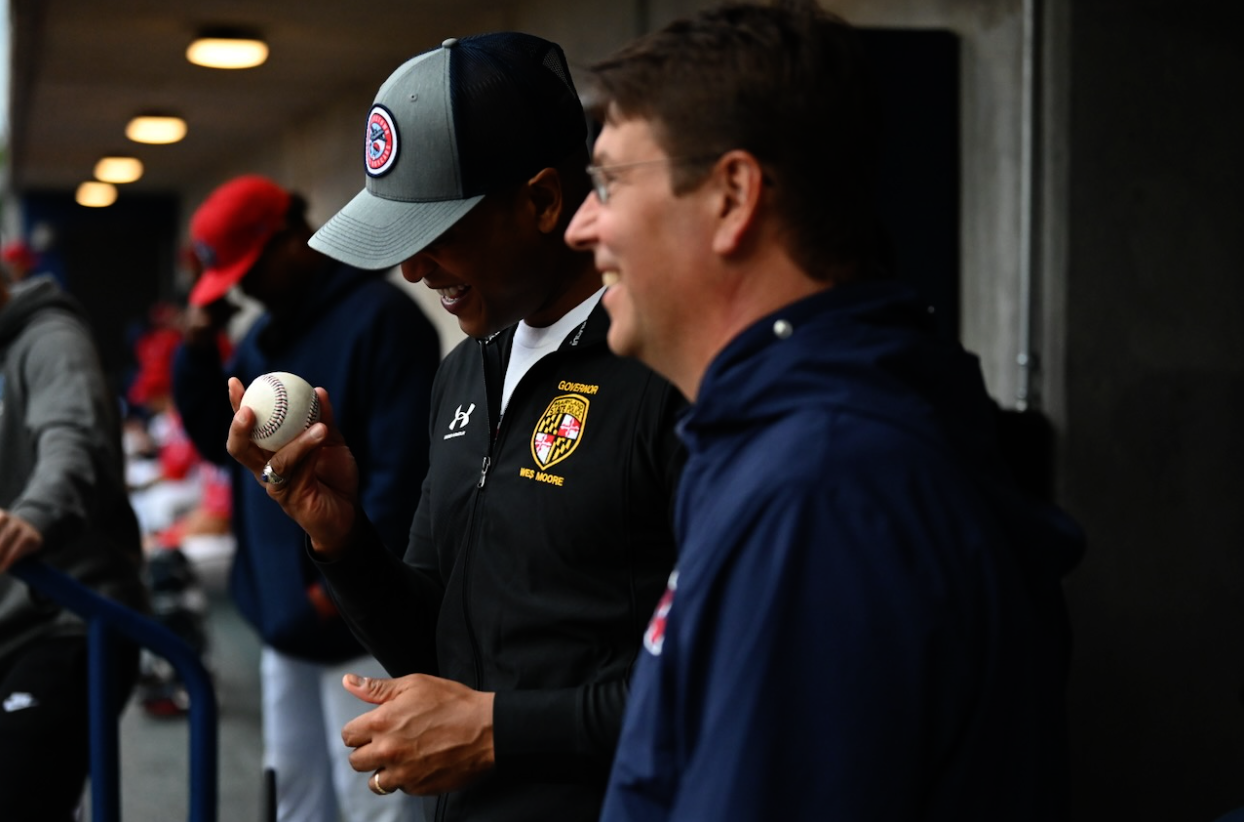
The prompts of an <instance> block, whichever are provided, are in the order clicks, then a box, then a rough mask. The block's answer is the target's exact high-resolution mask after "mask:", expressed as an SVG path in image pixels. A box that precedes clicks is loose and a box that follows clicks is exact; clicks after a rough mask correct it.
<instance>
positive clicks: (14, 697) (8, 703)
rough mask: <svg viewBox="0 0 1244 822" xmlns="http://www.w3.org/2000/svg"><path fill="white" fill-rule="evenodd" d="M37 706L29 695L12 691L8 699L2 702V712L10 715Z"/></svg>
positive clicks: (35, 701)
mask: <svg viewBox="0 0 1244 822" xmlns="http://www.w3.org/2000/svg"><path fill="white" fill-rule="evenodd" d="M38 704H39V703H38V701H37V700H36V699H35V698H34V697H33V696H31V695H30V694H28V693H25V692H23V691H14V692H13V693H11V694H9V697H8V699H6V700H4V711H5V713H10V714H11V713H13V712H14V711H21V710H24V709H26V708H33V707H34V706H36V705H38Z"/></svg>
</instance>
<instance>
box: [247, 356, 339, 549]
mask: <svg viewBox="0 0 1244 822" xmlns="http://www.w3.org/2000/svg"><path fill="white" fill-rule="evenodd" d="M245 393H246V392H245V390H244V389H243V386H242V383H241V382H240V381H239V380H238V379H236V378H230V379H229V401H230V403H232V405H233V411H234V416H233V422H232V424H230V426H229V440H228V442H227V443H226V448H227V449H228V451H229V453H230V454H231V455H232V456H233V458H234V459H236V460H237V461H238V462H239V463H240V464H241V465H243V466H244V467H245V468H246V469H247V470H249V471H250V472H251V474H252V475H253V476H254V477H255V480H256V481H257V482H263V473H264V468H265V466H268V465H271V470H272V471H273V472H275V473H276V474H277V475H279V476H281V477H283V478H284V479H285V481H284V482H283V483H281V484H280V485H275V484H273V483H265V487H266V488H267V489H268V495H269V496H270V497H272V498H273V499H274V500H276V501H277V502H278V503H280V505H281V508H282V509H283V510H284V511H285V513H286V514H287V515H289V517H290V518H291V519H293V520H294V521H295V522H297V523H298V524H299V526H301V527H302V529H303V530H304V531H306V532H307V535H308V536H309V537H311V545H312V548H314V549H315V550H316V551H317V552H318V553H320V554H321V555H323V556H324V557H325V558H326V559H332V558H334V557H336V556H338V555H339V554H340V552H341V551H342V550H343V549H344V548H345V546H346V544H347V543H348V540H349V537H350V532H351V530H352V529H353V527H354V524H355V520H356V518H357V516H356V512H357V510H358V507H359V502H358V493H359V490H358V489H359V481H358V466H357V465H356V464H355V462H354V455H353V454H352V453H351V452H350V448H349V446H347V445H346V443H345V440H344V439H343V438H342V436H341V432H340V431H338V430H337V427H336V425H335V424H334V422H333V409H332V404H331V402H330V401H329V398H328V392H326V391H325V390H324V389H322V388H316V389H315V390H314V393H315V399H316V402H317V403H318V405H319V421H318V422H316V423H314V424H312V425H311V426H310V427H309V428H307V429H306V430H305V431H302V432H301V433H299V434H297V436H295V437H294V439H293V440H292V441H290V442H289V443H288V444H286V445H283V446H282V447H280V448H279V449H278V450H277V451H275V452H273V451H269V450H266V449H264V448H262V447H260V446H259V445H258V444H256V443H255V441H254V440H253V439H252V434H253V433H254V429H255V426H256V422H257V421H258V420H257V417H256V414H255V411H254V410H253V409H251V408H248V407H246V406H245V405H243V404H242V397H243V395H244V394H245Z"/></svg>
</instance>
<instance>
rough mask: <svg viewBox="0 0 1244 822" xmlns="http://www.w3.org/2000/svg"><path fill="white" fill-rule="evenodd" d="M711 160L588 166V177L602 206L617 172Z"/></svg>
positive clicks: (672, 158)
mask: <svg viewBox="0 0 1244 822" xmlns="http://www.w3.org/2000/svg"><path fill="white" fill-rule="evenodd" d="M710 159H713V158H711V157H662V158H661V159H660V160H639V161H637V162H634V163H618V164H617V165H612V166H588V167H587V176H589V177H591V178H592V190H593V191H595V192H596V199H598V200H600V202H601V205H604V204H605V203H607V202H609V184H610V183H612V182H613V180H614V178H615V177H616V176H617V175H616V174H615V172H618V171H625V170H627V169H632V168H639V167H640V166H655V165H662V164H674V163H699V162H704V161H705V160H710Z"/></svg>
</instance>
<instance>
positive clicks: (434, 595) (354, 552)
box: [307, 482, 444, 677]
mask: <svg viewBox="0 0 1244 822" xmlns="http://www.w3.org/2000/svg"><path fill="white" fill-rule="evenodd" d="M427 491H428V484H427V482H425V483H424V494H423V496H422V497H421V498H420V501H419V509H418V511H417V512H416V515H415V520H416V522H418V520H419V512H421V511H424V510H425V508H426V505H427V502H428V500H427ZM412 540H413V529H412ZM408 550H409V549H408ZM307 551H308V553H309V554H310V555H311V559H312V560H313V561H314V562H315V564H316V566H317V567H318V568H319V569H320V571H321V573H323V575H324V578H325V579H326V580H327V581H328V585H329V588H330V590H331V592H332V596H333V599H334V600H335V601H336V603H337V607H338V608H339V609H340V610H341V614H342V616H343V617H345V620H346V623H347V624H348V625H349V626H350V630H351V631H353V633H354V636H355V637H356V638H357V639H358V640H359V642H360V643H362V645H363V647H364V648H366V649H367V651H368V653H370V654H371V655H372V656H374V657H375V658H376V659H377V660H378V661H379V662H380V664H381V665H383V666H384V669H385V670H386V671H388V672H389V674H390V676H395V677H396V676H405V675H407V674H415V673H421V674H431V675H437V673H438V672H437V663H436V619H437V613H438V612H439V610H440V605H441V598H442V597H443V595H444V588H443V586H442V585H441V582H440V579H439V577H438V576H437V575H436V574H435V572H434V569H433V573H427V572H425V571H424V570H423V569H420V568H416V567H414V566H412V565H408V564H407V563H405V562H403V561H402V560H401V559H399V558H398V557H396V556H394V555H393V554H392V553H390V552H389V551H388V550H387V549H386V548H385V545H384V540H382V539H381V538H380V535H379V533H377V531H376V529H375V526H373V525H372V523H371V522H370V521H369V520H367V518H366V514H364V513H363V512H362V511H359V513H358V519H357V524H356V526H355V536H354V537H353V538H352V539H351V542H350V547H349V548H348V549H347V550H346V551H345V552H344V554H343V555H342V557H341V558H340V559H337V560H334V561H332V562H324V561H321V560H319V559H317V558H316V556H315V554H314V552H312V551H311V548H310V546H308V547H307Z"/></svg>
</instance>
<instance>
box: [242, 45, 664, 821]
mask: <svg viewBox="0 0 1244 822" xmlns="http://www.w3.org/2000/svg"><path fill="white" fill-rule="evenodd" d="M586 131H587V129H586V121H585V118H584V115H583V111H582V108H581V106H580V104H579V100H578V95H577V93H576V92H575V89H574V86H573V85H572V83H571V81H570V75H569V71H568V69H567V66H566V63H565V58H564V56H563V55H562V51H561V48H560V47H558V46H557V45H556V44H554V43H550V42H548V41H545V40H541V39H540V38H537V37H532V36H529V35H524V34H515V33H501V34H492V35H483V36H478V37H465V38H462V39H461V40H456V39H450V40H446V41H445V42H444V43H443V44H442V45H441V46H440V47H439V48H436V49H433V50H431V51H429V52H426V53H425V54H422V55H419V56H418V57H415V58H413V59H412V60H410V61H408V62H407V63H405V64H404V65H402V66H401V67H399V68H398V69H397V70H396V71H395V72H394V73H393V75H392V76H390V78H389V79H388V80H387V81H386V82H385V83H384V85H382V86H381V88H380V91H379V93H378V94H377V97H376V100H375V102H374V104H373V106H372V108H371V110H370V111H369V112H368V121H367V141H366V145H365V146H362V148H363V149H364V151H363V159H364V164H365V171H366V173H367V185H366V189H365V190H364V191H363V192H361V193H360V194H359V195H358V196H357V197H356V198H355V199H354V200H353V201H351V202H350V203H349V204H348V205H347V206H346V207H345V208H344V209H342V210H341V212H340V213H339V214H338V215H337V216H336V217H334V218H333V219H332V220H330V221H329V222H328V223H326V224H325V225H324V227H323V228H321V229H320V231H319V232H318V233H317V234H316V235H315V236H314V237H313V238H312V240H311V245H312V246H313V247H315V248H317V249H318V250H321V251H323V252H324V253H326V254H328V255H330V256H332V257H335V258H337V259H339V260H342V261H345V262H348V263H350V264H352V265H356V266H359V267H362V268H385V267H390V266H394V265H399V264H400V266H401V269H402V273H403V275H404V276H405V277H406V279H407V280H409V281H411V282H420V281H422V282H423V283H424V284H425V285H427V286H428V287H429V288H433V289H436V291H437V292H438V293H439V294H440V300H441V305H442V306H443V307H444V308H445V310H446V311H448V312H450V313H451V314H453V315H454V316H455V317H456V318H457V320H458V323H459V325H460V327H461V328H462V330H463V331H465V332H466V333H467V334H468V335H470V337H471V338H472V339H469V340H466V341H464V342H463V343H462V344H460V345H459V346H458V347H457V348H456V349H455V350H454V351H453V352H452V353H451V354H450V355H449V356H448V357H447V358H446V359H445V361H444V362H443V363H442V365H441V368H440V370H439V372H438V373H437V378H436V382H435V384H434V386H433V389H432V409H433V411H432V422H431V426H430V434H431V449H430V468H429V471H428V475H427V479H426V481H425V482H424V484H423V491H422V496H421V498H420V501H419V507H418V510H417V512H416V514H415V520H414V525H413V528H412V530H411V536H410V542H409V545H408V547H407V550H406V555H405V561H404V562H403V561H402V560H400V559H397V558H390V556H389V554H388V552H386V551H385V550H384V548H383V546H382V545H381V544H380V540H379V539H378V538H377V536H376V532H375V529H374V528H373V527H372V526H371V525H370V523H369V522H368V520H367V513H368V512H367V511H365V510H363V508H362V506H361V505H360V504H359V501H358V490H357V482H356V480H355V478H354V474H353V469H352V463H353V458H352V456H351V454H350V452H349V450H348V448H347V443H345V442H344V441H343V439H342V437H341V435H340V433H339V431H338V430H337V427H336V426H335V425H334V423H333V417H332V403H331V398H330V397H328V396H327V395H326V394H325V393H323V392H322V391H321V392H320V399H321V404H322V408H323V409H324V411H325V419H326V423H327V424H317V425H315V426H312V428H311V429H310V430H309V431H308V432H307V433H305V434H303V435H302V436H301V437H300V438H299V439H297V440H295V441H294V442H293V443H291V444H290V445H288V446H286V447H285V448H283V449H282V450H281V451H279V452H277V453H275V454H270V453H268V452H264V451H261V450H260V449H259V448H258V447H257V446H255V445H253V444H251V443H250V441H249V439H248V433H249V431H250V429H251V427H252V425H253V424H254V416H253V414H252V413H251V412H250V411H249V410H248V409H241V410H240V411H238V414H237V416H236V418H235V421H234V423H233V425H232V427H231V428H230V431H229V444H228V447H229V451H230V453H232V454H233V455H234V456H235V457H236V458H237V459H238V461H239V462H241V463H242V464H243V465H245V466H246V467H248V468H249V469H250V470H251V471H252V473H253V474H254V475H255V477H256V479H257V480H260V479H262V478H264V477H265V476H266V478H267V480H268V482H267V488H268V492H269V494H270V495H271V496H272V498H273V499H275V500H276V501H277V502H279V503H280V504H281V506H282V507H283V508H284V509H285V511H286V513H288V514H289V515H290V516H291V517H292V518H293V519H294V520H296V521H297V522H298V523H299V525H301V526H302V527H303V529H304V530H305V531H306V532H307V534H308V535H309V537H310V545H311V549H312V553H313V556H314V557H315V559H316V560H317V562H318V563H319V567H320V568H321V569H322V570H323V572H324V575H325V577H326V578H327V579H328V581H329V584H330V586H331V588H332V590H333V594H334V598H335V599H336V601H337V602H338V603H339V604H340V607H341V610H342V612H343V613H344V615H345V616H346V618H347V619H348V620H349V621H350V622H351V624H352V626H353V627H354V629H355V632H356V634H357V635H358V636H359V638H360V639H361V640H362V641H363V643H364V645H365V646H366V647H367V649H368V650H369V651H370V652H371V653H372V654H374V655H375V656H376V658H377V659H379V660H380V662H381V663H382V664H383V665H384V667H385V668H386V669H387V670H388V671H389V673H391V674H392V675H393V676H395V677H399V678H397V679H391V680H390V679H368V680H362V679H360V678H357V677H346V681H347V687H348V688H349V690H351V691H352V692H353V693H355V694H356V695H357V696H358V697H359V698H360V699H363V700H366V701H368V702H372V703H375V704H376V705H377V706H378V707H376V708H375V709H374V710H372V711H371V712H369V713H367V714H365V715H364V716H362V717H360V718H359V719H357V720H354V721H352V722H350V723H349V724H348V725H346V727H345V729H344V731H343V734H342V736H343V739H344V741H345V743H346V744H347V745H348V746H350V747H352V748H354V749H355V750H354V752H353V753H352V754H351V763H352V765H353V766H354V768H355V769H356V770H359V771H362V772H365V773H366V774H367V781H368V785H369V787H370V788H371V790H372V791H373V792H374V793H377V794H382V795H384V794H390V793H393V792H394V791H398V790H402V791H406V792H408V793H415V794H421V795H427V796H429V799H428V800H427V813H428V815H427V818H428V819H432V818H435V819H438V820H442V819H444V820H458V819H470V820H515V822H518V820H533V819H549V820H553V819H555V820H572V821H573V820H582V821H583V822H588V820H595V819H597V817H598V815H599V812H600V807H601V801H602V798H603V796H604V787H605V782H606V779H607V776H608V769H609V764H610V762H611V761H612V758H613V753H614V749H615V746H616V742H617V735H618V732H619V730H620V728H621V722H622V710H623V706H624V703H625V700H626V693H627V689H628V680H629V676H630V670H631V666H632V665H633V663H634V661H635V660H636V658H637V657H638V655H639V650H640V644H641V637H642V633H643V630H644V626H645V624H646V623H647V620H648V617H649V615H650V614H651V613H652V609H653V607H654V606H655V604H656V602H657V600H658V598H659V597H660V595H661V592H662V591H663V590H664V587H665V582H666V579H667V577H668V575H669V572H670V569H671V568H672V566H673V558H674V547H673V533H672V528H671V523H670V501H671V499H672V496H673V489H674V486H675V484H676V481H677V476H678V472H679V470H680V468H681V462H682V454H683V451H682V448H681V446H680V445H679V443H678V441H677V437H676V436H675V435H674V431H673V424H674V419H675V417H676V415H677V414H678V413H679V412H680V411H681V410H682V409H683V408H684V407H685V402H684V400H683V399H682V397H681V396H680V395H679V394H678V392H677V391H676V390H674V389H673V387H672V386H670V384H669V383H668V382H666V381H665V380H664V379H662V378H660V377H659V376H657V375H656V374H654V373H653V372H652V371H650V370H649V369H647V368H646V367H644V366H642V365H641V364H639V363H637V362H634V361H633V360H628V359H624V358H620V357H616V356H614V355H613V354H611V353H610V352H609V349H608V347H607V346H606V342H605V335H606V333H607V331H608V325H609V321H608V317H607V315H606V314H605V312H604V309H602V308H601V307H600V306H599V302H600V296H601V292H602V290H603V289H602V287H601V282H600V278H599V276H598V274H597V273H596V271H595V269H594V268H593V266H592V258H591V255H590V254H585V253H582V252H576V251H573V250H571V249H570V248H568V247H567V246H566V245H565V243H564V241H563V239H562V237H563V233H564V232H565V229H566V227H567V225H568V224H569V221H570V217H571V215H572V214H573V213H574V209H575V207H576V206H577V205H578V203H579V202H581V201H582V200H583V198H584V197H585V196H586V195H587V193H588V191H589V185H588V178H587V175H586V174H585V173H584V171H583V169H584V166H585V164H586V163H587V146H586ZM242 388H243V387H242V385H241V384H240V383H238V382H236V381H234V382H232V383H231V386H230V390H231V396H232V399H233V401H234V407H235V408H237V406H238V400H239V399H240V397H241V394H242ZM265 470H266V474H265Z"/></svg>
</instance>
